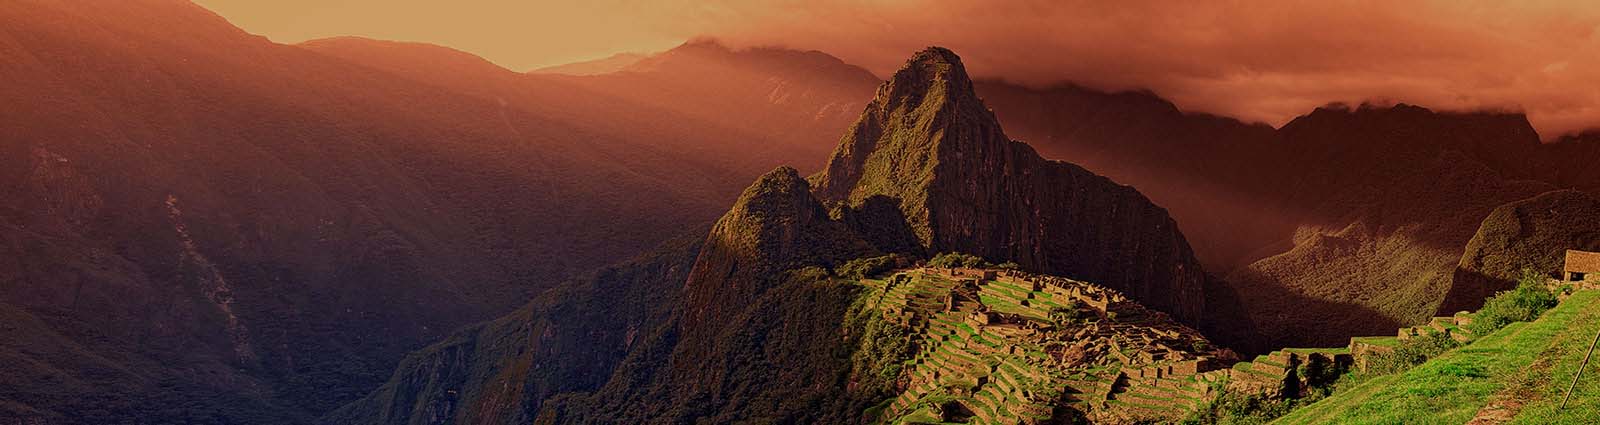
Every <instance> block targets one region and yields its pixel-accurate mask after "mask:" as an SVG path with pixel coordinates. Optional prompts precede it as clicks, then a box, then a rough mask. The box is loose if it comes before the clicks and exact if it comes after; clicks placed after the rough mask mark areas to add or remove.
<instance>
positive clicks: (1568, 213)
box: [1439, 190, 1600, 313]
mask: <svg viewBox="0 0 1600 425" xmlns="http://www.w3.org/2000/svg"><path fill="white" fill-rule="evenodd" d="M1569 249H1576V250H1586V251H1597V250H1600V198H1596V197H1595V195H1593V194H1590V193H1588V192H1580V191H1576V190H1560V191H1553V192H1548V193H1543V194H1540V195H1539V196H1535V197H1532V198H1528V199H1524V200H1520V201H1517V202H1512V203H1508V204H1505V205H1501V206H1500V207H1499V208H1495V209H1494V212H1492V213H1490V214H1489V216H1488V217H1487V218H1484V219H1483V224H1482V225H1481V226H1479V227H1478V233H1477V234H1476V235H1473V237H1472V241H1471V242H1469V243H1468V244H1467V248H1466V252H1465V253H1464V254H1462V256H1461V259H1460V261H1459V262H1458V263H1457V265H1456V272H1455V276H1454V278H1455V279H1454V281H1453V285H1452V286H1451V287H1450V293H1449V294H1448V295H1447V296H1446V297H1445V301H1444V304H1443V305H1441V306H1440V308H1439V311H1440V312H1441V313H1444V312H1453V311H1461V310H1476V309H1477V308H1478V306H1480V305H1482V304H1483V300H1484V299H1485V298H1488V297H1489V296H1490V295H1494V293H1496V292H1499V291H1505V290H1509V289H1511V288H1514V287H1516V281H1517V279H1518V278H1519V277H1520V276H1521V275H1522V272H1523V270H1532V271H1534V272H1538V273H1545V274H1551V273H1555V272H1557V271H1560V270H1562V263H1561V261H1562V259H1563V258H1565V255H1564V253H1565V252H1566V250H1569Z"/></svg>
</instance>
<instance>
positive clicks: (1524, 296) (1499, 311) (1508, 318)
mask: <svg viewBox="0 0 1600 425" xmlns="http://www.w3.org/2000/svg"><path fill="white" fill-rule="evenodd" d="M1557 302H1558V300H1557V298H1556V292H1555V291H1552V290H1551V289H1550V288H1548V287H1547V286H1546V284H1545V277H1544V275H1543V274H1542V273H1539V272H1537V271H1534V270H1531V269H1525V270H1523V271H1522V278H1521V279H1520V280H1518V282H1517V287H1516V289H1512V290H1510V291H1504V292H1500V293H1498V294H1495V296H1493V297H1489V299H1488V300H1485V301H1484V302H1483V308H1482V309H1479V310H1478V313H1477V314H1475V315H1473V320H1472V324H1470V325H1467V329H1471V330H1472V333H1474V334H1478V335H1488V334H1489V333H1490V332H1494V331H1497V330H1500V328H1504V327H1505V326H1506V325H1509V324H1511V323H1513V322H1528V321H1532V320H1534V319H1537V318H1539V315H1540V314H1544V312H1545V310H1549V309H1550V307H1555V305H1556V303H1557Z"/></svg>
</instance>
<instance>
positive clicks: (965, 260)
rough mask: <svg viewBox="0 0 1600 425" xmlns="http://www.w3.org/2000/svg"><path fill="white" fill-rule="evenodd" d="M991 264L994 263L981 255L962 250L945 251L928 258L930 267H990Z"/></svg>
mask: <svg viewBox="0 0 1600 425" xmlns="http://www.w3.org/2000/svg"><path fill="white" fill-rule="evenodd" d="M990 266H993V264H990V263H989V262H988V261H985V260H984V259H983V257H979V256H976V255H972V254H965V253H960V252H946V253H943V254H939V255H935V256H933V258H930V259H928V267H947V268H954V267H990Z"/></svg>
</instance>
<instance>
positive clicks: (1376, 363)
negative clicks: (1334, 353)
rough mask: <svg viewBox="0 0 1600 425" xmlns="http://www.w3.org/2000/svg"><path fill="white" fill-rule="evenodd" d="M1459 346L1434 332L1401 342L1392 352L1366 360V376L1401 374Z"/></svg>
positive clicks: (1441, 333)
mask: <svg viewBox="0 0 1600 425" xmlns="http://www.w3.org/2000/svg"><path fill="white" fill-rule="evenodd" d="M1457 345H1459V344H1457V343H1456V340H1454V339H1450V337H1449V336H1446V335H1445V334H1444V332H1436V333H1432V334H1428V335H1423V336H1418V337H1416V338H1411V339H1409V340H1406V341H1403V342H1401V343H1400V345H1398V346H1396V347H1395V349H1394V351H1390V352H1387V353H1382V354H1377V355H1374V356H1372V357H1371V358H1370V359H1369V360H1367V374H1368V375H1388V374H1391V373H1398V372H1403V371H1405V370H1406V369H1410V368H1411V367H1413V366H1416V365H1419V364H1422V363H1423V362H1426V361H1428V359H1431V358H1433V356H1437V355H1439V354H1440V353H1443V352H1445V351H1450V349H1452V348H1456V346H1457Z"/></svg>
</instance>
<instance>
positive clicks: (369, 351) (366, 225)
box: [0, 0, 871, 423]
mask: <svg viewBox="0 0 1600 425" xmlns="http://www.w3.org/2000/svg"><path fill="white" fill-rule="evenodd" d="M0 23H3V25H0V26H3V27H4V28H5V29H4V30H0V52H3V54H4V56H5V57H6V58H7V60H6V61H5V62H6V65H5V66H4V67H3V68H0V77H3V78H5V79H6V80H7V81H9V82H10V83H8V86H11V87H12V88H11V89H8V90H5V92H4V93H3V94H0V99H3V102H4V103H5V104H6V105H10V109H8V112H7V113H6V114H4V116H3V117H0V128H3V129H4V133H5V134H6V143H3V144H0V196H3V198H4V199H3V200H0V241H3V242H0V255H3V256H4V257H5V260H0V304H3V306H4V309H5V311H6V312H7V313H6V314H7V315H8V317H9V318H11V319H15V320H14V321H10V320H8V323H17V324H18V325H16V326H17V327H15V328H7V332H8V337H7V338H5V339H6V340H7V341H8V342H7V343H6V344H4V345H3V346H0V351H3V355H4V356H5V358H6V359H7V362H8V364H16V365H25V366H23V367H21V369H22V370H17V371H16V372H15V373H7V375H8V376H7V378H5V379H4V380H0V386H3V387H0V394H4V397H3V398H4V399H5V400H6V403H0V417H4V418H11V417H17V418H23V419H30V418H40V419H42V420H46V421H50V422H51V423H56V422H67V423H118V422H125V421H141V422H163V421H167V422H183V421H200V422H234V423H238V422H246V423H305V422H309V421H311V420H312V419H313V418H314V417H316V416H320V415H322V414H324V413H326V412H327V411H329V410H332V409H333V408H335V407H337V406H340V405H343V404H345V403H347V402H349V401H350V400H353V399H355V398H357V397H359V396H362V395H364V394H367V393H369V392H370V391H371V390H372V388H376V387H377V386H378V385H379V384H381V383H382V382H383V381H384V380H385V379H386V378H387V377H388V376H389V374H390V372H391V371H392V370H393V368H394V365H395V364H397V363H398V362H399V361H400V360H401V358H402V357H403V356H404V355H405V354H406V353H408V352H410V351H412V350H414V349H417V348H419V347H422V346H423V345H424V344H426V343H430V342H434V341H437V340H439V339H440V338H442V337H444V336H446V335H448V334H449V333H450V332H452V331H454V330H456V329H457V328H459V327H461V326H463V325H466V324H470V323H474V322H478V321H481V320H487V319H490V318H494V317H497V316H499V315H502V314H504V313H507V312H509V311H511V310H512V309H514V308H516V307H517V306H519V305H522V304H524V303H526V302H527V300H528V299H530V298H531V297H532V296H534V295H536V294H539V293H541V292H543V291H544V290H546V289H548V288H550V287H553V286H556V285H557V284H558V283H560V282H563V281H565V280H568V279H569V278H571V277H575V276H582V275H584V274H585V273H588V271H589V270H592V269H593V268H594V267H596V266H598V265H603V264H607V263H610V262H614V261H618V260H621V259H626V258H629V257H630V256H633V255H635V254H636V253H638V252H640V251H641V250H643V249H645V248H647V247H650V246H653V245H656V244H658V243H661V242H662V241H665V240H667V239H669V238H671V237H673V236H675V233H677V232H680V231H682V229H686V228H694V227H696V226H701V225H703V223H706V222H709V221H710V220H712V219H715V218H716V216H717V214H718V213H719V212H720V211H722V210H724V209H725V208H726V206H727V203H728V202H729V201H731V200H733V199H734V198H735V197H737V195H738V194H739V189H740V188H741V187H742V186H743V185H744V184H745V183H746V182H748V181H749V179H750V178H752V177H754V176H757V175H759V174H760V173H761V172H764V171H766V170H768V169H770V168H771V167H772V166H774V165H776V164H777V163H778V162H777V161H776V159H775V158H789V157H793V156H794V155H796V154H795V151H796V150H795V148H793V146H795V145H796V142H795V140H797V139H801V138H804V137H806V136H804V133H803V132H787V133H785V132H770V133H768V132H759V133H758V132H756V131H757V130H760V129H761V128H763V126H765V125H772V126H773V128H778V127H779V126H782V125H788V123H789V122H790V121H785V122H783V123H778V122H764V121H762V119H763V118H761V117H759V116H756V115H754V114H755V113H754V112H752V113H751V114H744V115H741V114H738V113H736V112H738V110H739V109H740V108H744V109H747V110H752V111H753V110H755V108H753V107H751V106H750V103H741V104H727V105H725V106H723V107H724V108H725V110H727V111H729V112H728V113H727V114H725V116H723V117H721V118H718V119H716V120H709V119H704V118H697V117H705V116H711V115H713V114H712V113H710V112H707V111H699V112H694V113H690V112H685V111H683V110H679V109H672V108H666V107H663V106H662V104H663V103H664V102H663V101H662V99H661V98H659V97H657V98H652V97H650V96H649V95H643V94H641V95H639V96H622V95H620V94H619V95H613V94H608V93H606V92H604V91H599V90H595V89H592V88H589V87H588V86H593V85H605V84H610V83H607V82H602V81H596V82H584V80H583V78H580V77H567V76H544V75H538V76H534V75H524V74H520V73H516V72H511V71H507V70H504V69H502V68H499V67H497V66H494V65H492V64H489V63H488V62H486V61H483V60H482V59H479V58H476V57H473V56H471V55H467V54H464V53H460V52H456V51H452V50H449V49H444V48H439V47H436V46H428V45H420V44H406V43H387V42H375V41H370V40H361V39H337V40H325V41H320V42H313V43H307V44H305V45H297V46H288V45H280V44H275V43H271V42H269V41H267V40H266V39H264V38H261V37H257V36H252V35H250V34H247V33H245V32H243V31H241V30H239V29H238V28H235V27H234V26H232V25H230V24H229V23H228V22H226V21H225V20H223V19H222V18H220V17H218V16H216V15H214V14H212V13H210V12H209V11H206V10H204V9H202V8H200V7H198V6H195V5H193V4H190V3H188V2H183V1H167V0H136V1H127V2H115V3H105V4H101V3H99V2H72V1H66V2H63V1H33V0H27V1H18V2H7V3H5V4H4V5H0ZM725 53H726V56H727V57H728V58H729V59H728V62H725V63H721V64H717V63H712V64H708V65H705V66H706V68H703V69H701V71H704V72H710V73H712V74H717V73H721V71H717V70H718V68H717V67H718V66H725V65H726V66H731V65H729V64H731V63H737V62H738V60H737V58H740V57H742V56H740V53H739V52H735V51H731V50H727V51H725ZM668 69H670V67H663V68H661V69H658V70H656V71H649V72H645V71H640V72H635V73H630V74H629V77H627V78H628V79H620V80H618V82H617V83H616V84H623V83H624V82H627V81H635V80H649V81H652V83H649V84H646V83H637V85H640V86H643V85H650V84H653V85H655V86H656V87H658V90H673V91H687V90H700V89H703V88H704V87H706V86H707V85H708V84H714V82H712V81H711V80H710V79H709V78H707V77H705V76H702V77H701V78H700V79H698V80H695V81H694V82H693V84H698V85H695V86H693V87H694V88H693V89H689V88H683V87H677V86H674V85H672V84H669V83H670V81H669V80H666V79H662V78H660V77H659V76H658V75H659V73H665V72H668ZM857 69H858V68H857ZM727 72H728V73H736V72H744V73H746V74H750V75H752V76H750V77H749V78H750V79H756V78H758V77H755V76H753V74H751V73H752V72H754V71H749V70H748V69H742V70H733V69H729V70H728V71H727ZM863 72H864V71H863ZM762 80H763V81H766V79H762ZM684 84H691V83H689V82H685V83H684ZM13 85H14V86H13ZM863 90H864V91H863V93H861V94H859V95H854V96H850V99H851V100H850V101H852V102H860V100H859V99H861V98H863V97H865V96H867V95H868V94H870V90H871V89H870V86H868V87H867V88H865V89H863ZM628 91H629V90H627V89H620V90H617V92H621V93H623V94H625V93H626V92H628ZM769 92H770V91H769V90H764V91H762V92H761V94H760V95H753V96H751V97H749V98H750V99H765V96H766V95H767V93H769ZM730 93H731V92H730ZM737 93H744V92H742V91H738V92H737ZM734 96H736V95H735V94H729V95H728V97H727V98H719V99H717V100H715V101H712V100H708V103H717V102H722V101H723V100H726V99H731V98H732V97H734ZM822 97H825V96H823V95H815V96H812V97H809V98H808V99H813V100H814V101H815V102H818V103H821V104H828V103H832V102H835V101H834V100H826V99H822ZM836 101H837V102H844V100H842V99H841V100H836ZM751 102H754V100H752V101H751ZM718 104H719V105H722V104H723V103H718ZM771 104H774V105H776V104H778V103H776V102H771ZM858 104H859V103H858ZM805 107H806V108H810V106H805ZM775 108H778V107H775ZM816 112H817V111H816V110H806V111H805V113H804V116H805V117H806V118H805V120H806V121H807V122H811V123H813V124H812V125H813V126H814V128H818V129H820V128H825V127H828V126H834V127H835V128H833V129H830V130H828V131H827V132H826V133H827V134H828V136H827V137H828V138H832V137H833V136H835V135H837V133H838V131H839V130H840V129H842V128H844V127H845V126H847V125H848V119H849V118H848V117H846V118H840V119H837V120H834V121H831V122H830V121H828V118H827V116H822V117H821V118H819V116H818V115H817V113H816ZM769 115H771V114H769ZM797 115H798V113H797ZM784 117H785V118H784V119H785V120H787V119H788V118H787V117H788V116H787V115H785V116H784ZM795 121H798V119H797V120H795ZM735 124H737V125H735ZM816 131H819V132H820V131H821V130H816ZM823 149H825V148H823ZM709 152H715V154H714V155H713V154H708V153H709ZM816 157H817V163H816V164H814V165H812V167H813V168H815V167H818V166H820V162H821V160H822V155H820V154H819V155H817V156H816ZM763 158H765V159H763ZM12 341H15V343H12ZM13 378H14V379H13ZM44 382H54V383H53V384H49V385H42V384H41V383H44Z"/></svg>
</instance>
